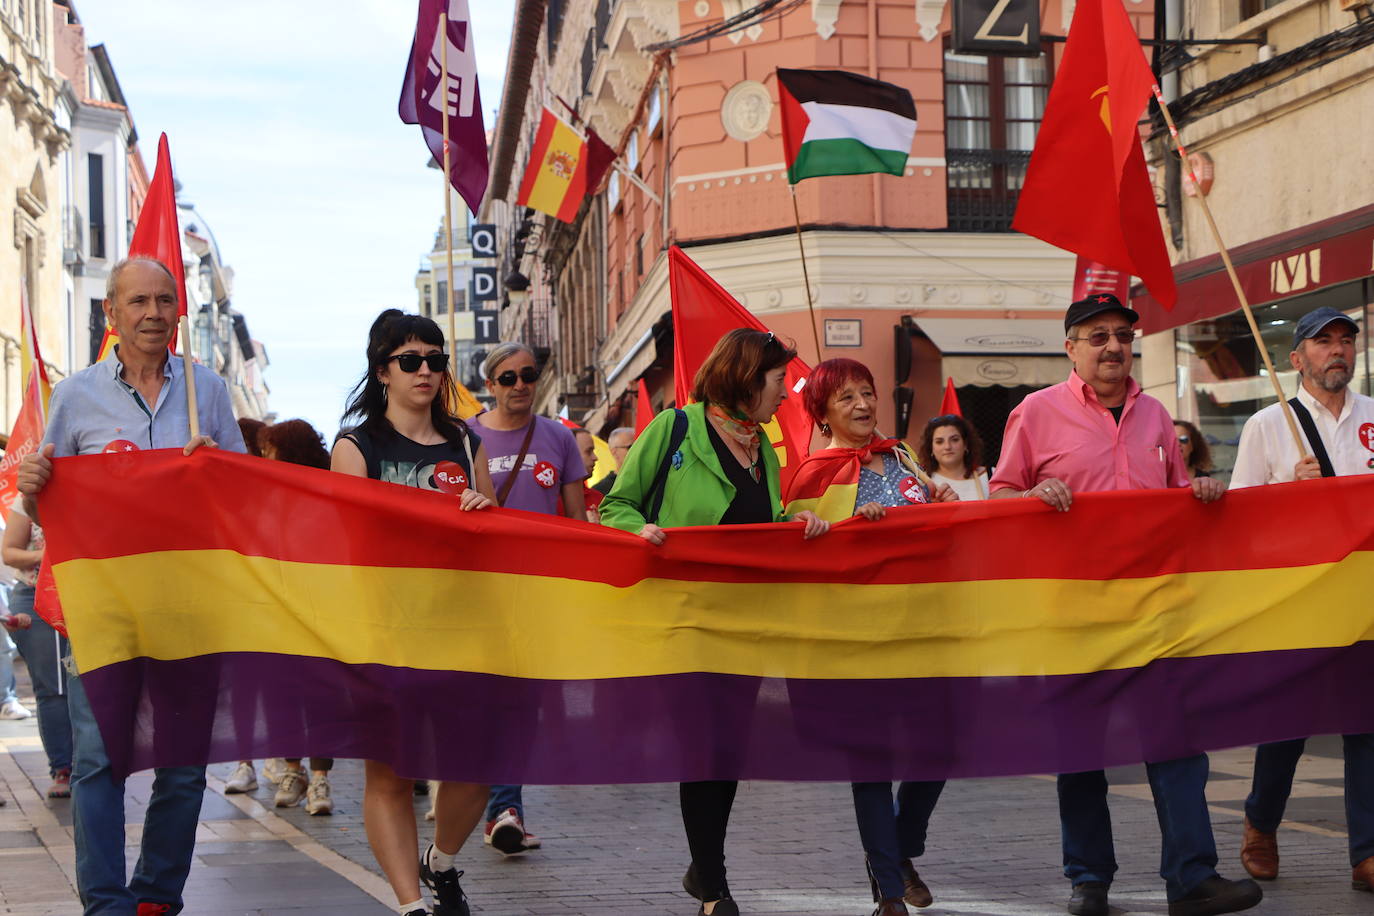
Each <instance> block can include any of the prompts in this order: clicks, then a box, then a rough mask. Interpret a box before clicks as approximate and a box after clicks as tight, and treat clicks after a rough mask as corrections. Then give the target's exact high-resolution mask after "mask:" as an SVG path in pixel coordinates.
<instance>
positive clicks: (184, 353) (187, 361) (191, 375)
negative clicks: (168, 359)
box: [180, 315, 200, 439]
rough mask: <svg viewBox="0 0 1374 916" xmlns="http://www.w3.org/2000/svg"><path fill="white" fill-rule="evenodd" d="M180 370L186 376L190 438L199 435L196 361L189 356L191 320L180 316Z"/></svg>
mask: <svg viewBox="0 0 1374 916" xmlns="http://www.w3.org/2000/svg"><path fill="white" fill-rule="evenodd" d="M180 325H181V371H182V372H183V373H184V374H185V376H186V415H187V417H188V418H189V419H190V421H191V438H192V439H195V438H197V437H199V436H200V411H199V409H197V407H196V361H195V359H194V357H192V356H191V320H190V318H189V317H188V316H186V315H182V316H181V322H180Z"/></svg>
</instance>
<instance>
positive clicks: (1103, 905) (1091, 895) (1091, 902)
mask: <svg viewBox="0 0 1374 916" xmlns="http://www.w3.org/2000/svg"><path fill="white" fill-rule="evenodd" d="M1107 887H1108V885H1107V884H1106V883H1105V882H1102V881H1084V882H1083V883H1082V884H1075V885H1074V886H1073V894H1072V895H1070V897H1069V906H1068V910H1069V912H1070V913H1072V914H1073V916H1107V913H1108V911H1109V907H1108V905H1107Z"/></svg>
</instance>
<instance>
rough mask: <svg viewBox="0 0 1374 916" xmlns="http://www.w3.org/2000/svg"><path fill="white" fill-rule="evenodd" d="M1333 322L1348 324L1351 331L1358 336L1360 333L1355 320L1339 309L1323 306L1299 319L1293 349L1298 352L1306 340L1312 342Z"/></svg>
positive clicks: (1294, 330)
mask: <svg viewBox="0 0 1374 916" xmlns="http://www.w3.org/2000/svg"><path fill="white" fill-rule="evenodd" d="M1333 321H1344V322H1345V323H1346V324H1348V325H1350V330H1352V331H1354V332H1355V333H1356V334H1358V333H1360V326H1359V325H1358V324H1356V323H1355V319H1354V318H1351V317H1350V316H1349V315H1347V314H1346V313H1345V312H1342V311H1340V310H1339V309H1333V308H1332V307H1331V306H1329V305H1323V306H1322V307H1321V308H1319V309H1313V310H1312V311H1310V312H1308V313H1307V314H1306V315H1303V316H1302V317H1301V318H1299V319H1298V326H1297V327H1296V328H1294V329H1293V349H1294V350H1296V349H1297V348H1298V347H1300V346H1302V342H1303V341H1304V340H1311V339H1312V338H1313V337H1316V336H1317V335H1318V334H1320V333H1321V332H1322V328H1324V327H1326V326H1327V325H1328V324H1330V323H1331V322H1333Z"/></svg>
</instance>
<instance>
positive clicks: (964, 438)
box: [916, 414, 988, 500]
mask: <svg viewBox="0 0 1374 916" xmlns="http://www.w3.org/2000/svg"><path fill="white" fill-rule="evenodd" d="M916 454H917V456H918V457H919V458H920V461H921V466H922V467H923V468H925V469H926V470H927V471H929V472H930V477H931V479H932V480H934V481H935V482H936V483H942V484H947V485H949V487H950V488H951V489H953V490H954V492H955V493H958V494H959V498H960V499H962V500H973V499H987V498H988V469H987V468H985V467H983V466H982V464H983V440H982V439H981V438H979V436H978V430H976V429H974V428H973V426H972V424H970V423H969V422H968V421H967V420H965V419H964V418H963V417H961V416H959V415H957V414H945V415H944V416H942V417H932V418H931V419H930V420H929V422H927V423H926V426H925V429H924V430H922V431H921V444H920V446H919V447H918V448H917V450H916Z"/></svg>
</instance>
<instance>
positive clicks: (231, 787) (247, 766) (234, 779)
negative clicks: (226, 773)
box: [224, 760, 258, 795]
mask: <svg viewBox="0 0 1374 916" xmlns="http://www.w3.org/2000/svg"><path fill="white" fill-rule="evenodd" d="M257 788H258V777H257V775H256V774H255V773H254V772H253V765H252V764H251V763H249V762H248V761H246V760H245V761H243V762H241V763H240V764H239V765H238V766H236V767H234V774H233V775H232V776H230V777H229V778H228V779H227V780H225V782H224V791H225V794H227V795H241V794H243V793H245V792H253V791H256V790H257Z"/></svg>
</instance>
